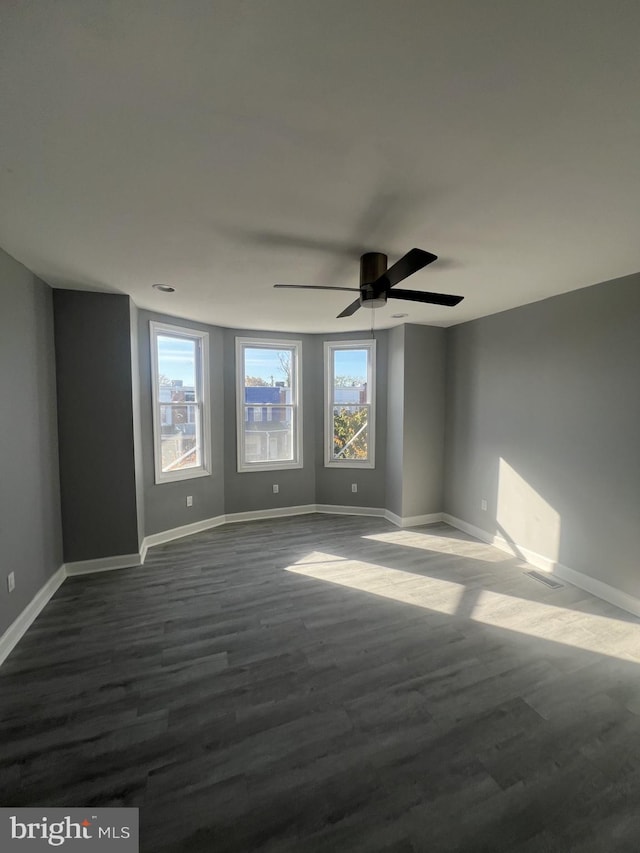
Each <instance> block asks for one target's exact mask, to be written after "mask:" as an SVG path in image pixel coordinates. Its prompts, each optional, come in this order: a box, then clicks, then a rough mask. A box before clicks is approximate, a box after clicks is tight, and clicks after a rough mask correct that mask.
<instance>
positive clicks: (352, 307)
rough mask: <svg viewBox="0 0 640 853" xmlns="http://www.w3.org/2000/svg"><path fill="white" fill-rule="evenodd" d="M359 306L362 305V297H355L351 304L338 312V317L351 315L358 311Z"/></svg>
mask: <svg viewBox="0 0 640 853" xmlns="http://www.w3.org/2000/svg"><path fill="white" fill-rule="evenodd" d="M359 307H360V299H359V298H358V299H355V300H354V301H353V302H352V303H351V305H347V307H346V308H345V309H344V311H341V312H340V314H338V317H337V318H336V319H339V318H340V317H350V316H351V315H352V314H355V313H356V311H357V310H358V308H359Z"/></svg>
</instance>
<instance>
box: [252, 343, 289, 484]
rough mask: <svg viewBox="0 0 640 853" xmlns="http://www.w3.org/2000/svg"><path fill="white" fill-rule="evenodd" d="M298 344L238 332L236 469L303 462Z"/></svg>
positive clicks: (255, 468) (262, 467)
mask: <svg viewBox="0 0 640 853" xmlns="http://www.w3.org/2000/svg"><path fill="white" fill-rule="evenodd" d="M301 350H302V344H301V343H300V341H265V340H259V341H256V340H251V339H248V338H236V382H237V388H236V400H237V407H238V414H237V417H238V471H269V470H275V469H278V468H302V435H301V433H302V406H301V400H300V374H301V364H300V359H301V355H300V354H301Z"/></svg>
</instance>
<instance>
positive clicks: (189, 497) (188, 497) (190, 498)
mask: <svg viewBox="0 0 640 853" xmlns="http://www.w3.org/2000/svg"><path fill="white" fill-rule="evenodd" d="M187 506H193V495H187Z"/></svg>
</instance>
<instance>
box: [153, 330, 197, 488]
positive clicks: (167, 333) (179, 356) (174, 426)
mask: <svg viewBox="0 0 640 853" xmlns="http://www.w3.org/2000/svg"><path fill="white" fill-rule="evenodd" d="M150 330H151V376H152V393H153V437H154V457H155V477H156V483H167V482H170V481H173V480H185V479H188V478H190V477H202V476H205V475H206V474H209V473H210V471H211V467H210V458H211V442H210V434H209V418H208V394H209V373H208V367H209V335H208V334H207V333H206V332H198V331H195V330H193V329H186V328H183V327H181V326H169V325H167V324H165V323H156V322H154V321H151V323H150Z"/></svg>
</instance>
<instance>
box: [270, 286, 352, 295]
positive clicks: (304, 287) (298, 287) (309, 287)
mask: <svg viewBox="0 0 640 853" xmlns="http://www.w3.org/2000/svg"><path fill="white" fill-rule="evenodd" d="M273 286H274V287H294V288H296V289H298V290H349V291H352V292H353V293H358V291H359V290H360V288H359V287H330V286H329V285H325V284H274V285H273Z"/></svg>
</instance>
